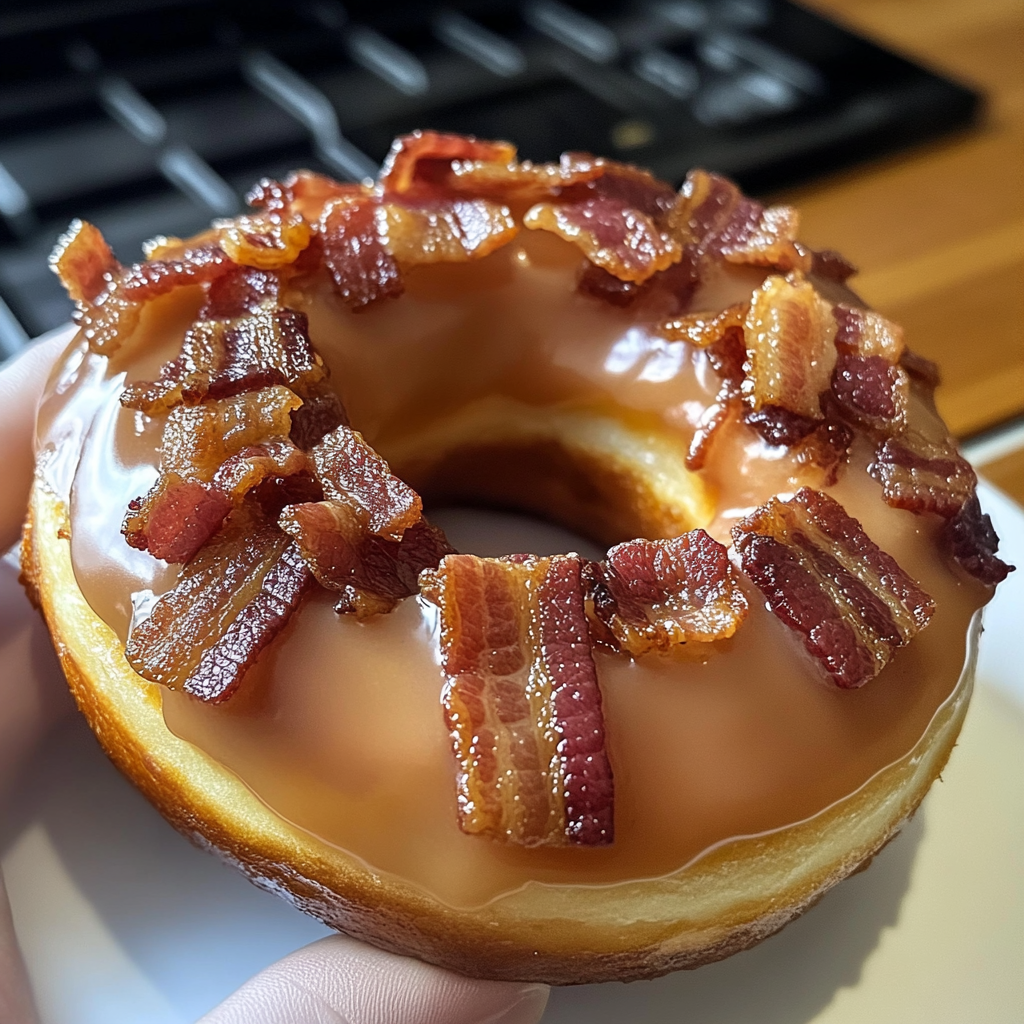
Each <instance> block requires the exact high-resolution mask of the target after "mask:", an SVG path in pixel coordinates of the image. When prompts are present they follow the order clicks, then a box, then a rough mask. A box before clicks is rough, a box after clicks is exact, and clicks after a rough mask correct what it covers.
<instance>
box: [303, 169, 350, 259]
mask: <svg viewBox="0 0 1024 1024" xmlns="http://www.w3.org/2000/svg"><path fill="white" fill-rule="evenodd" d="M284 188H285V189H287V191H288V193H290V195H291V202H290V206H291V208H292V209H293V210H296V211H297V212H298V213H300V214H302V216H303V217H304V218H305V219H306V220H307V221H309V222H310V223H311V224H312V223H316V221H318V220H319V219H320V212H321V210H323V208H324V205H325V204H326V203H327V202H329V201H330V200H331V199H337V198H338V197H339V196H361V195H366V188H365V187H364V186H363V185H354V184H350V183H345V182H340V181H335V180H334V179H333V178H328V177H327V175H325V174H316V173H314V172H313V171H293V172H292V173H291V174H289V175H288V177H287V178H285V181H284ZM303 251H304V252H306V251H307V250H303Z"/></svg>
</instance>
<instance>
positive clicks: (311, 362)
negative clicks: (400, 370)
mask: <svg viewBox="0 0 1024 1024" xmlns="http://www.w3.org/2000/svg"><path fill="white" fill-rule="evenodd" d="M234 299H237V296H235V297H233V299H232V301H234ZM214 301H216V302H218V303H219V302H222V301H226V299H225V297H223V296H218V297H217V298H216V299H215V300H214ZM326 376H327V372H326V370H325V369H324V364H323V360H322V359H321V358H320V356H319V355H317V353H316V352H315V351H314V350H313V346H312V344H311V343H310V340H309V327H308V321H307V319H306V314H305V313H299V312H296V311H295V310H292V309H283V308H262V307H260V308H257V309H256V310H254V311H252V312H250V313H249V314H248V315H244V316H238V317H237V318H235V319H232V320H219V319H217V320H212V319H210V320H199V321H197V322H196V323H195V324H193V325H192V327H191V328H190V329H189V331H188V333H187V334H186V335H185V341H184V343H183V345H182V351H181V355H180V356H179V357H178V358H177V359H175V360H172V361H171V362H170V363H167V364H165V365H164V367H163V368H162V370H161V372H160V376H159V377H158V378H157V379H156V380H155V381H151V382H140V383H136V384H131V385H129V386H128V387H126V388H125V390H124V392H123V393H122V395H121V404H122V405H124V406H126V407H127V408H131V409H138V410H140V411H141V412H144V413H146V415H148V416H155V415H158V414H161V413H165V412H167V411H169V410H170V409H172V408H174V407H175V406H177V405H181V404H188V405H194V404H196V403H198V402H202V401H204V400H206V399H223V398H229V397H233V396H236V395H240V394H243V393H244V392H247V391H255V390H258V389H260V388H267V387H272V386H274V385H281V386H284V387H288V388H290V389H292V390H294V391H296V392H298V393H306V392H308V391H310V390H312V389H313V388H315V386H316V385H317V384H319V383H320V382H322V381H323V380H324V379H325V378H326Z"/></svg>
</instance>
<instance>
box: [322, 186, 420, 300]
mask: <svg viewBox="0 0 1024 1024" xmlns="http://www.w3.org/2000/svg"><path fill="white" fill-rule="evenodd" d="M378 209H379V203H378V201H377V200H376V199H375V198H373V197H372V196H370V195H369V194H365V195H353V196H343V197H340V198H338V199H334V200H332V201H331V202H329V203H327V205H326V206H324V209H323V213H322V214H321V215H320V238H321V241H322V244H323V248H324V263H325V264H326V265H327V269H328V270H329V271H330V274H331V278H332V279H333V281H334V287H335V289H336V290H337V292H338V295H340V296H341V298H342V300H343V301H344V302H345V303H346V304H347V305H348V306H349V307H350V308H351V309H354V310H361V309H365V308H366V307H367V306H369V305H370V304H371V303H372V302H376V301H377V300H378V299H387V298H397V297H398V296H399V295H401V294H402V292H403V290H404V287H403V285H402V278H401V276H400V275H399V273H398V264H397V263H396V262H395V258H394V257H393V256H392V255H391V253H390V252H388V250H387V248H386V246H385V245H384V239H383V238H382V236H381V230H380V227H379V225H378V221H377V210H378Z"/></svg>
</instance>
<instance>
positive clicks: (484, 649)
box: [423, 555, 614, 846]
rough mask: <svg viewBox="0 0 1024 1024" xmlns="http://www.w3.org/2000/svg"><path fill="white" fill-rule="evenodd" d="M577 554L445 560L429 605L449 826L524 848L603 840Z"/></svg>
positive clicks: (427, 579) (608, 821) (598, 722)
mask: <svg viewBox="0 0 1024 1024" xmlns="http://www.w3.org/2000/svg"><path fill="white" fill-rule="evenodd" d="M581 569H582V566H581V561H580V559H579V557H578V556H576V555H556V556H553V557H551V558H537V557H534V556H526V555H522V556H514V557H513V558H510V559H490V558H477V557H476V556H475V555H450V556H448V557H447V558H445V559H444V561H443V562H442V563H441V565H440V566H439V567H438V569H436V570H435V571H433V572H430V573H425V574H424V580H423V588H424V592H425V593H427V594H428V595H429V596H430V597H431V599H432V600H434V601H435V602H436V603H437V604H438V606H439V607H440V620H441V653H442V659H443V666H444V672H445V676H446V680H447V681H446V685H445V689H444V695H443V704H444V712H445V720H446V722H447V725H448V728H449V731H450V733H451V737H452V744H453V749H454V752H455V760H456V766H457V792H458V809H459V825H460V827H461V828H462V830H463V831H464V832H466V833H469V834H471V835H484V836H489V837H490V838H492V839H495V840H498V841H500V842H504V843H513V844H517V845H523V846H541V845H543V846H568V845H579V846H600V845H605V844H608V843H611V842H612V840H613V838H614V820H613V817H614V816H613V781H612V771H611V766H610V764H609V761H608V757H607V753H606V750H605V735H604V724H603V717H602V713H601V693H600V690H599V689H598V685H597V671H596V668H595V666H594V661H593V657H592V653H591V641H590V635H589V631H588V626H587V619H586V613H585V610H584V599H583V582H582V578H581Z"/></svg>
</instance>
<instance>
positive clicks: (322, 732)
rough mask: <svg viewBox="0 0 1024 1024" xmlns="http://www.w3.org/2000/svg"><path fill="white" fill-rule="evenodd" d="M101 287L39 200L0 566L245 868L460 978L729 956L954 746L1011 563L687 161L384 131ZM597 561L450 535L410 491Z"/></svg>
mask: <svg viewBox="0 0 1024 1024" xmlns="http://www.w3.org/2000/svg"><path fill="white" fill-rule="evenodd" d="M249 201H250V206H251V207H252V212H251V213H249V214H246V215H245V216H241V217H238V218H236V219H235V220H233V221H224V222H218V223H217V224H215V225H214V227H213V228H211V229H210V230H209V231H207V232H204V233H203V234H201V235H199V236H196V237H195V238H193V239H191V240H188V241H181V240H178V239H166V238H161V239H157V240H155V241H154V242H153V243H151V244H150V245H149V246H148V248H147V254H146V255H147V259H146V260H145V261H144V262H142V263H140V264H137V265H135V266H132V267H123V266H121V265H120V264H119V263H118V262H117V260H116V259H115V258H114V256H113V254H112V253H111V252H110V250H109V248H108V247H107V246H106V244H105V242H104V241H103V239H102V237H101V236H100V234H99V232H98V231H97V230H96V229H95V228H94V227H92V226H91V225H89V224H85V223H82V222H75V223H74V224H73V225H72V227H71V229H70V230H69V232H68V234H67V235H66V236H65V237H64V238H63V239H62V240H61V243H60V245H59V246H58V249H57V251H56V252H55V254H54V268H55V270H56V271H57V273H58V274H59V276H60V277H61V279H62V281H63V282H64V284H65V286H66V288H67V289H68V292H69V294H70V295H71V296H72V298H73V299H75V301H76V302H77V303H78V308H79V311H78V323H79V327H80V330H79V333H78V336H77V338H76V339H75V341H74V343H73V344H72V346H71V348H70V349H69V352H68V355H67V357H66V359H65V361H64V362H63V364H62V365H61V366H60V367H59V368H58V369H57V371H55V375H54V378H53V380H52V382H51V388H50V392H49V396H48V397H47V399H46V400H45V401H44V403H43V406H42V408H41V411H40V419H39V428H38V432H39V472H38V475H37V480H36V485H35V488H34V491H33V496H32V504H31V511H30V516H29V521H28V525H27V528H26V533H25V543H24V546H23V563H24V568H25V577H26V581H27V583H28V585H29V588H30V592H31V593H32V594H33V595H34V597H35V599H36V600H37V602H38V603H39V605H40V607H41V608H42V610H43V613H44V615H45V617H46V620H47V623H48V625H49V627H50V631H51V634H52V636H53V638H54V642H55V645H56V647H57V650H58V653H59V654H60V656H61V660H62V663H63V665H64V669H65V672H66V673H67V676H68V680H69V683H70V685H71V688H72V690H73V692H74V693H75V696H76V698H77V700H78V703H79V705H80V707H81V708H82V710H83V712H84V713H85V715H86V717H87V719H88V720H89V722H90V724H91V726H92V727H93V729H94V730H95V731H96V733H97V735H98V737H99V738H100V741H101V742H102V743H103V745H104V747H105V749H106V750H107V752H108V753H109V755H110V756H111V758H112V759H113V760H114V761H115V763H117V764H118V765H119V766H120V767H121V768H122V770H123V771H124V772H125V773H126V774H127V775H128V776H129V777H130V778H131V779H132V780H133V782H135V784H136V785H137V786H139V788H140V789H142V791H143V792H144V793H145V794H146V795H147V796H148V797H149V798H150V800H152V801H153V802H154V804H155V805H156V806H157V807H158V808H159V809H160V810H161V811H162V813H164V814H165V816H166V817H167V818H168V819H169V820H170V821H171V822H172V823H173V824H174V825H175V826H176V827H178V828H179V829H180V830H182V831H183V832H185V833H186V834H187V835H189V836H190V837H191V838H193V839H194V840H196V841H197V842H199V843H200V844H201V845H204V846H207V847H209V848H212V849H214V850H217V851H218V852H219V853H220V854H221V855H222V856H224V857H225V858H227V859H228V860H229V861H231V862H232V863H235V864H236V865H237V866H239V867H240V868H241V869H242V870H243V871H244V872H246V874H248V875H249V877H250V878H252V879H253V881H255V882H256V883H257V884H259V885H261V886H263V887H265V888H268V889H272V890H274V891H276V892H279V893H280V894H281V895H283V896H284V897H285V898H287V899H289V900H290V901H291V902H292V903H294V904H295V905H296V906H298V907H300V908H301V909H303V910H306V911H308V912H310V913H312V914H314V915H315V916H317V917H319V918H320V919H321V920H323V921H325V922H327V923H328V924H330V925H332V926H334V927H336V928H339V929H340V930H343V931H345V932H348V933H349V934H352V935H354V936H357V937H359V938H363V939H366V940H368V941H370V942H373V943H375V944H377V945H380V946H382V947H385V948H388V949H391V950H394V951H397V952H400V953H406V954H410V955H414V956H418V957H421V958H423V959H425V960H429V961H431V962H433V963H437V964H440V965H443V966H445V967H449V968H452V969H455V970H458V971H461V972H463V973H466V974H471V975H475V976H479V977H490V978H506V979H518V980H538V981H546V982H552V983H556V984H568V983H581V982H592V981H601V980H611V979H617V980H626V979H630V978H639V977H648V976H653V975H656V974H659V973H664V972H666V971H669V970H674V969H677V968H680V967H693V966H698V965H699V964H702V963H706V962H709V961H711V960H715V959H719V958H721V957H723V956H726V955H729V954H730V953H732V952H735V951H737V950H739V949H742V948H745V947H747V946H749V945H751V944H753V943H755V942H757V941H759V940H760V939H762V938H764V937H765V936H767V935H769V934H771V933H772V932H773V931H776V930H777V929H778V928H780V927H782V926H783V925H784V924H785V923H786V922H787V921H789V920H791V919H792V918H793V917H794V916H796V915H797V914H799V913H800V912H801V911H802V910H804V909H805V908H806V907H808V906H809V905H810V904H812V903H813V902H814V901H815V900H817V899H818V898H819V897H820V896H821V894H822V893H823V892H825V891H826V890H827V889H828V888H829V887H830V886H831V885H833V884H835V883H836V882H838V881H839V880H841V879H842V878H843V877H845V876H846V875H848V874H850V873H851V872H852V871H854V870H856V869H857V868H858V867H860V866H861V865H863V864H864V863H866V862H867V861H869V860H870V858H871V857H872V856H873V855H874V854H875V853H876V852H877V850H878V849H880V848H881V846H882V845H884V844H885V843H886V842H887V841H888V840H889V839H890V838H891V837H892V836H893V835H894V834H895V833H896V831H897V830H898V829H899V827H900V825H901V824H902V823H903V821H905V820H906V818H907V817H908V816H909V815H910V814H911V813H913V811H914V810H915V808H916V807H917V805H918V804H919V803H920V801H921V799H922V798H923V796H924V794H925V793H926V792H927V789H928V787H929V786H930V784H931V782H932V780H933V779H934V778H935V777H936V776H937V775H938V772H939V771H940V770H941V768H942V766H943V764H944V763H945V760H946V758H947V756H948V754H949V751H950V750H951V749H952V746H953V743H954V742H955V739H956V736H957V734H958V732H959V729H960V725H961V723H962V720H963V716H964V713H965V711H966V707H967V702H968V700H969V696H970V689H971V685H972V678H973V659H974V657H975V643H976V639H977V634H978V632H979V623H980V617H979V609H980V608H981V606H982V605H983V604H984V603H985V602H986V601H987V600H988V598H989V597H990V596H991V593H992V588H993V587H994V586H995V585H996V584H997V583H998V582H999V581H1000V580H1001V579H1002V578H1003V577H1004V576H1005V575H1006V573H1007V572H1008V571H1009V570H1010V567H1008V566H1006V565H1005V564H1004V563H1003V562H1002V561H1001V560H1000V559H999V558H998V556H997V554H996V550H997V546H998V542H997V539H996V537H995V534H994V532H993V531H992V527H991V523H990V522H989V520H988V517H987V516H985V515H984V514H983V513H982V512H981V509H980V507H979V505H978V500H977V496H976V493H975V491H976V479H975V476H974V473H973V471H972V470H971V469H970V467H969V465H968V464H967V463H966V462H965V461H964V460H963V458H962V457H961V456H960V455H959V453H958V452H957V449H956V446H955V443H954V442H953V440H952V439H951V437H950V436H949V433H948V430H947V429H946V427H945V426H944V424H943V423H942V421H941V419H940V418H939V417H938V415H937V414H936V412H935V407H934V402H933V397H932V396H933V392H934V389H935V386H936V384H937V383H938V378H937V374H936V372H935V368H934V366H933V365H932V364H930V363H928V362H927V361H926V360H923V359H921V358H920V357H918V356H915V355H914V354H913V353H911V352H910V351H909V350H908V349H907V348H906V347H905V344H904V340H903V335H902V331H901V330H900V329H899V327H898V326H897V325H895V324H893V323H892V322H890V321H888V320H886V319H885V318H883V317H881V316H880V315H879V314H877V313H875V312H873V311H871V310H869V309H867V308H866V307H865V306H864V304H863V303H862V302H861V301H860V300H859V299H858V297H857V296H856V294H855V293H854V292H853V291H851V290H850V289H849V287H848V285H847V280H848V278H849V277H850V275H851V274H852V273H853V268H852V267H851V266H850V265H849V264H848V263H846V261H845V260H843V259H842V258H841V257H840V256H838V255H837V254H835V253H829V252H813V251H811V250H810V249H808V248H806V247H805V246H803V245H801V244H800V242H799V241H798V239H797V226H798V225H797V215H796V212H795V211H794V210H792V209H790V208H788V207H781V206H776V207H764V206H762V205H761V204H759V203H757V202H755V201H753V200H750V199H747V198H745V197H744V196H742V195H741V193H740V192H739V191H738V190H737V189H736V188H735V186H733V185H732V184H730V183H729V182H727V181H725V180H724V179H722V178H720V177H717V176H715V175H712V174H708V173H706V172H702V171H694V172H692V173H691V174H690V175H689V176H688V177H687V180H686V182H685V183H684V185H683V187H682V188H681V189H680V190H679V191H678V192H676V191H675V190H674V189H672V188H671V187H670V186H668V185H665V184H664V183H662V182H659V181H657V180H656V179H654V178H653V177H651V176H650V175H649V174H647V173H646V172H644V171H641V170H638V169H636V168H633V167H629V166H625V165H621V164H617V163H614V162H611V161H606V160H602V159H600V158H595V157H591V156H587V155H583V154H566V155H565V156H563V158H562V159H561V161H560V162H558V163H556V164H531V163H529V162H517V159H516V153H515V150H514V149H513V148H512V147H511V146H509V145H508V144H506V143H492V142H482V141H478V140H474V139H467V138H462V137H458V136H448V135H440V134H437V133H432V132H422V133H415V134H414V135H412V136H407V137H404V138H401V139H398V140H396V142H395V145H394V147H393V148H392V152H391V155H390V156H389V158H388V160H387V161H386V162H385V165H384V167H383V168H382V172H381V175H380V177H379V179H378V180H377V181H376V182H373V183H369V182H367V183H364V184H359V185H344V184H339V183H337V182H333V181H331V180H329V179H327V178H324V177H321V176H319V175H315V174H311V173H309V172H298V173H296V174H294V175H292V176H290V177H289V178H288V179H287V180H285V181H284V182H273V181H269V180H268V181H264V182H261V183H260V185H258V186H257V187H256V188H255V189H254V190H253V192H252V193H251V194H250V197H249ZM425 503H426V505H427V506H428V507H429V508H436V507H440V506H443V505H446V504H453V503H454V504H460V503H461V504H479V505H484V506H488V507H497V508H503V509H513V510H518V511H522V512H527V513H530V514H534V515H538V516H541V517H543V518H545V519H548V520H550V521H553V522H556V523H559V524H561V525H564V526H567V527H569V528H570V529H572V530H574V531H576V532H577V533H578V534H581V535H583V536H585V537H587V538H588V539H589V540H590V541H592V542H594V543H596V544H598V545H600V550H605V551H606V554H605V555H604V557H587V556H585V555H581V554H575V553H569V554H555V555H539V554H534V553H530V552H523V553H509V554H508V555H505V556H502V557H482V556H480V555H478V554H474V553H472V552H457V551H456V550H455V547H454V546H453V544H452V543H451V541H450V539H449V538H448V537H447V536H446V535H445V533H444V531H443V530H442V529H441V528H439V526H438V525H436V524H435V523H432V522H431V521H430V519H429V517H428V515H427V514H425V512H424V505H425Z"/></svg>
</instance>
